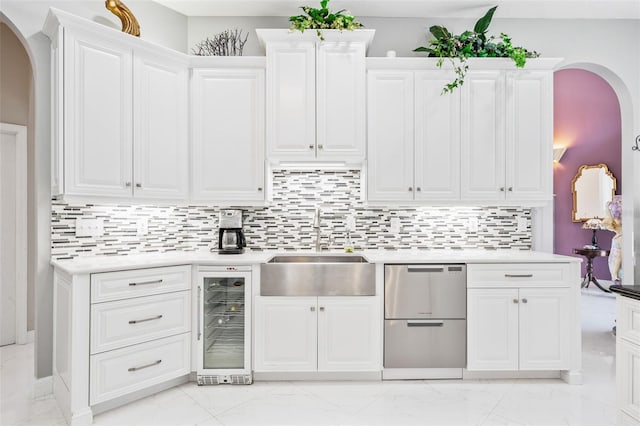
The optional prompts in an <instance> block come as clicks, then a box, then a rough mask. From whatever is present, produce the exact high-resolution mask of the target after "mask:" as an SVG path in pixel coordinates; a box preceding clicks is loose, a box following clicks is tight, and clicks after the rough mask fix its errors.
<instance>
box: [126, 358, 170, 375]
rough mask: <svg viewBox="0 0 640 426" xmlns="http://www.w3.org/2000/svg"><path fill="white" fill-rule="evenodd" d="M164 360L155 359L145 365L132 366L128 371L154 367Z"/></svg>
mask: <svg viewBox="0 0 640 426" xmlns="http://www.w3.org/2000/svg"><path fill="white" fill-rule="evenodd" d="M161 362H162V360H161V359H159V360H157V361H154V362H152V363H150V364H145V365H141V366H140V367H131V368H129V369H128V370H127V371H129V372H132V371H138V370H142V369H143V368H149V367H153V366H154V365H158V364H160V363H161Z"/></svg>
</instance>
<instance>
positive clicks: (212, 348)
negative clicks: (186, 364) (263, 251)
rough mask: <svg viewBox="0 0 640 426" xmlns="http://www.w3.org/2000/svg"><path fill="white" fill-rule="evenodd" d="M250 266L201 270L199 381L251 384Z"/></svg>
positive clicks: (200, 383)
mask: <svg viewBox="0 0 640 426" xmlns="http://www.w3.org/2000/svg"><path fill="white" fill-rule="evenodd" d="M250 300H251V267H250V266H246V267H244V266H227V267H210V268H206V269H201V270H200V271H199V274H198V307H199V311H198V317H199V322H198V330H197V333H198V335H197V339H198V373H197V374H198V384H199V385H211V384H214V385H216V384H223V383H230V384H246V385H248V384H251V382H252V377H251V303H250Z"/></svg>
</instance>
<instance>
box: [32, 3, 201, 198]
mask: <svg viewBox="0 0 640 426" xmlns="http://www.w3.org/2000/svg"><path fill="white" fill-rule="evenodd" d="M43 31H44V32H45V34H47V35H48V36H49V38H51V40H52V56H53V60H52V67H54V69H53V70H52V86H53V90H52V95H53V96H52V110H53V111H54V112H53V113H52V120H53V121H54V123H53V125H52V129H53V132H52V153H53V154H52V195H65V196H72V197H84V198H87V197H115V198H145V199H171V200H174V199H186V196H187V185H188V179H187V169H188V166H187V159H188V158H187V155H186V153H187V150H188V128H187V125H188V124H187V114H188V104H187V90H188V72H187V70H188V67H187V66H188V61H187V59H186V57H185V56H184V55H182V54H180V53H177V52H171V51H168V50H167V49H164V48H160V47H158V46H153V45H151V44H149V43H146V42H142V41H140V40H138V39H136V38H132V37H130V36H129V35H126V34H123V33H121V32H119V31H114V30H113V29H111V28H107V27H104V26H100V25H96V24H95V23H93V22H90V21H86V20H83V19H80V18H77V17H74V16H73V15H69V14H66V13H64V12H61V11H55V12H54V11H51V12H50V13H49V16H48V17H47V21H46V23H45V28H44V30H43Z"/></svg>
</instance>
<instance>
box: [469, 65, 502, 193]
mask: <svg viewBox="0 0 640 426" xmlns="http://www.w3.org/2000/svg"><path fill="white" fill-rule="evenodd" d="M504 92H505V79H504V74H503V73H502V72H500V71H469V72H468V73H467V78H466V81H465V83H464V85H463V86H462V93H461V97H462V98H461V103H462V113H461V132H462V134H461V151H462V155H461V167H462V173H461V179H462V182H461V191H462V199H463V200H481V201H495V200H504V199H505V191H506V187H505V94H504Z"/></svg>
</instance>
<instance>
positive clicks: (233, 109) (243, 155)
mask: <svg viewBox="0 0 640 426" xmlns="http://www.w3.org/2000/svg"><path fill="white" fill-rule="evenodd" d="M216 59H218V58H216ZM236 59H237V61H238V64H236V67H233V68H225V67H224V66H223V64H221V62H222V61H217V62H220V63H218V64H215V63H214V64H211V65H209V66H208V67H207V68H195V69H194V70H193V75H192V79H191V114H192V126H191V129H192V135H191V136H192V152H191V166H192V167H191V183H192V185H191V187H192V189H191V199H192V200H195V201H213V202H220V203H225V202H229V201H232V202H245V201H248V202H251V201H258V202H259V201H264V199H265V195H264V194H265V191H264V186H265V167H264V59H262V58H236ZM240 59H246V61H241V60H240ZM212 61H213V62H216V61H215V59H212ZM210 62H211V61H210ZM251 66H254V67H253V68H252V67H251Z"/></svg>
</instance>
